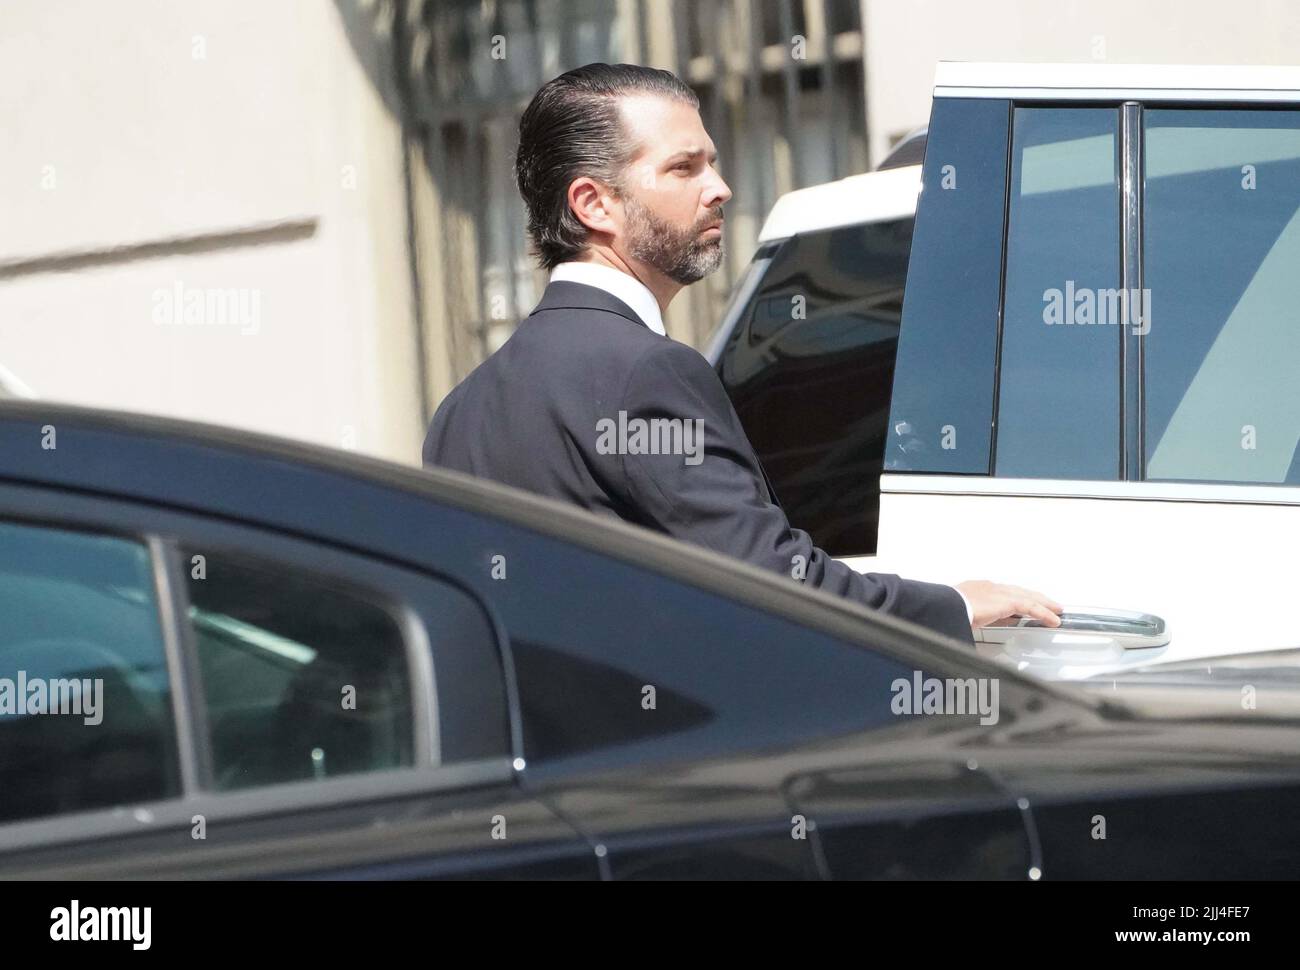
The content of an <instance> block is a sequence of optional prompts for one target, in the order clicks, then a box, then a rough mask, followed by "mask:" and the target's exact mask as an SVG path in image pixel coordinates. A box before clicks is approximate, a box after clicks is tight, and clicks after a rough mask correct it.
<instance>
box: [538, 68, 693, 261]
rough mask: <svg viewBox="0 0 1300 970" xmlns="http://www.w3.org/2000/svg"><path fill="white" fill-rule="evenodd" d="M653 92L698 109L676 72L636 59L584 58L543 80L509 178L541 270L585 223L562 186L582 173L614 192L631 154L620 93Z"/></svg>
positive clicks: (576, 250) (576, 240) (575, 242)
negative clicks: (523, 209)
mask: <svg viewBox="0 0 1300 970" xmlns="http://www.w3.org/2000/svg"><path fill="white" fill-rule="evenodd" d="M638 94H655V95H660V96H663V97H668V98H676V99H677V100H679V101H684V102H686V103H687V104H689V105H690V106H691V107H693V108H696V109H698V108H699V106H700V101H699V98H697V97H696V96H695V92H694V91H692V90H691V89H690V87H689V86H687V85H686V84H685V82H683V81H682V80H681V79H680V78H678V77H677V75H675V74H673V73H671V72H670V71H660V70H656V69H655V68H650V67H640V66H639V65H636V64H588V65H586V66H585V67H579V68H575V69H574V70H572V71H568V72H566V73H564V74H561V75H560V76H559V77H557V78H555V79H554V80H551V81H547V82H546V84H544V85H542V87H541V89H540V90H539V91H538V92H537V93H536V94H535V95H533V100H532V101H530V102H529V103H528V107H527V108H526V109H524V114H523V117H522V118H520V119H519V149H518V151H517V152H516V153H515V184H516V185H518V186H519V194H520V195H521V196H523V199H524V205H525V206H526V207H527V209H528V235H529V237H530V238H531V239H532V243H533V250H534V252H535V253H536V255H537V259H538V261H539V262H540V263H541V265H542V268H544V269H548V270H549V269H553V268H555V267H556V266H557V265H559V264H560V263H563V262H566V261H568V260H572V259H575V258H576V257H577V256H578V255H579V254H581V253H582V250H583V248H584V247H585V246H586V243H587V235H588V229H587V227H586V226H584V225H583V224H582V221H581V220H579V219H578V217H577V216H576V215H575V214H574V212H573V210H572V209H571V208H569V199H568V194H569V186H570V185H571V184H572V183H573V180H574V179H576V178H581V177H582V176H587V177H589V178H593V179H595V180H597V181H598V182H603V183H604V184H606V185H608V186H610V187H611V188H613V189H614V190H615V191H616V192H617V191H620V190H621V187H622V184H621V179H620V176H621V174H622V172H623V169H624V168H626V167H627V164H628V163H629V162H630V161H631V160H632V158H633V157H634V156H635V155H636V153H637V150H638V149H639V147H640V146H639V145H637V144H635V143H634V142H633V140H632V138H631V137H630V136H629V135H628V133H627V131H626V130H625V128H624V125H623V123H622V119H621V117H620V115H619V107H618V102H619V99H620V98H622V97H626V96H629V95H638Z"/></svg>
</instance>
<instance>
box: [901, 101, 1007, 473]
mask: <svg viewBox="0 0 1300 970" xmlns="http://www.w3.org/2000/svg"><path fill="white" fill-rule="evenodd" d="M1010 111H1011V108H1010V104H1009V103H1008V102H1006V101H1002V100H985V99H970V98H936V99H935V101H934V108H933V112H932V114H931V119H930V129H929V132H930V133H929V140H928V143H927V144H926V149H925V164H924V165H923V166H922V168H921V183H922V189H921V195H920V198H919V199H918V200H917V225H916V238H915V239H914V240H913V243H912V258H911V262H910V265H909V266H908V274H907V294H906V298H905V300H904V303H903V326H902V331H901V332H900V334H899V342H898V362H897V366H896V368H895V371H894V389H893V400H892V404H891V407H890V417H889V422H888V430H889V437H888V442H887V449H886V452H885V470H886V471H916V472H935V473H970V474H979V475H987V474H988V473H989V444H990V442H989V435H990V430H991V428H992V426H993V385H994V371H995V367H996V364H997V339H998V329H997V328H998V297H999V293H1000V287H1001V281H1002V226H1003V211H1004V209H1005V196H1006V184H1007V164H1006V163H1007V132H1008V126H1009V123H1010Z"/></svg>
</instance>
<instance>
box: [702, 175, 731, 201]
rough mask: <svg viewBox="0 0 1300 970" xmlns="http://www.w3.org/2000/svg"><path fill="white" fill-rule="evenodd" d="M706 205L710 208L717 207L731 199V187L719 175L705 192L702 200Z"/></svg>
mask: <svg viewBox="0 0 1300 970" xmlns="http://www.w3.org/2000/svg"><path fill="white" fill-rule="evenodd" d="M701 201H702V202H703V203H704V206H705V207H706V208H709V209H714V208H717V207H718V206H720V205H724V204H726V203H727V202H730V201H731V187H730V186H729V185H727V183H726V182H724V181H723V180H722V176H721V175H719V176H718V177H717V179H716V180H715V181H714V183H713V184H712V185H711V186H710V187H709V189H708V190H707V191H706V192H705V193H704V198H703V199H702V200H701Z"/></svg>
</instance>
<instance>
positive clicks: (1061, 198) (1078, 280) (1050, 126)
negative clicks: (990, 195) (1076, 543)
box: [995, 108, 1142, 479]
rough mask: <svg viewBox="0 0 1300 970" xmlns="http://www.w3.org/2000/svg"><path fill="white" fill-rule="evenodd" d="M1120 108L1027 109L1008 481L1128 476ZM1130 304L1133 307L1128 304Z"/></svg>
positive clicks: (1010, 348)
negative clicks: (1123, 429)
mask: <svg viewBox="0 0 1300 970" xmlns="http://www.w3.org/2000/svg"><path fill="white" fill-rule="evenodd" d="M1118 123H1119V112H1118V110H1117V109H1115V108H1017V109H1016V111H1015V126H1014V134H1013V145H1012V158H1011V205H1010V211H1009V213H1008V224H1007V257H1006V260H1007V266H1006V292H1005V297H1004V307H1003V324H1002V361H1001V370H1000V384H999V392H998V413H997V424H998V430H997V451H996V460H995V472H996V474H997V475H999V476H1008V477H1025V478H1067V479H1068V478H1082V479H1114V478H1118V477H1119V473H1120V465H1119V461H1120V458H1119V442H1120V383H1119V381H1120V364H1119V361H1120V343H1121V341H1122V338H1123V333H1124V327H1125V325H1124V322H1123V321H1124V319H1125V318H1124V313H1125V311H1126V307H1127V308H1129V309H1131V310H1132V311H1133V312H1134V313H1136V312H1137V310H1138V309H1139V308H1140V307H1141V306H1142V304H1141V303H1140V301H1125V300H1124V299H1122V298H1121V294H1120V290H1119V285H1120V241H1119V233H1120V208H1119V151H1118V145H1119V137H1118ZM1130 305H1131V306H1130Z"/></svg>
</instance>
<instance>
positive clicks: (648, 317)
mask: <svg viewBox="0 0 1300 970" xmlns="http://www.w3.org/2000/svg"><path fill="white" fill-rule="evenodd" d="M551 282H552V283H564V282H567V283H582V284H584V285H586V286H594V287H596V288H597V289H599V290H604V291H605V292H606V293H608V294H610V295H611V296H614V297H617V298H618V299H620V300H622V301H623V302H624V303H626V304H627V305H628V306H630V307H631V308H632V309H633V311H635V313H636V315H637V316H639V317H640V318H641V320H642V322H644V323H645V325H646V326H647V327H649V328H650V329H651V330H653V331H654V332H655V333H657V334H659V335H660V336H662V337H666V336H668V334H667V333H666V332H665V330H664V319H663V314H661V313H660V312H659V301H658V300H656V299H655V296H654V294H653V293H651V292H650V290H649V288H648V287H647V286H646V285H645V284H644V283H642V282H641V281H640V280H638V279H637V278H636V277H635V276H629V275H628V274H627V273H624V272H623V271H622V270H617V269H614V267H612V266H601V265H600V264H599V263H578V262H571V263H560V264H559V265H558V266H556V267H555V269H553V270H551Z"/></svg>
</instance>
